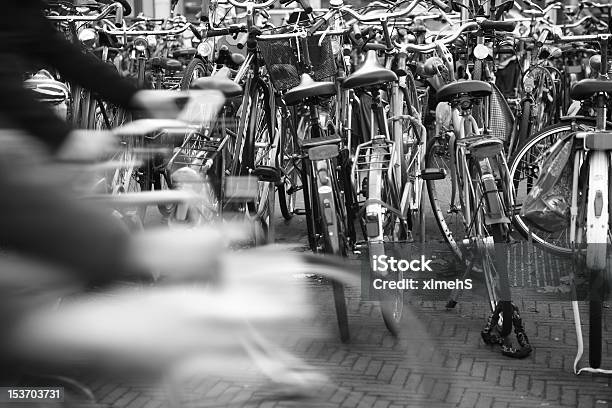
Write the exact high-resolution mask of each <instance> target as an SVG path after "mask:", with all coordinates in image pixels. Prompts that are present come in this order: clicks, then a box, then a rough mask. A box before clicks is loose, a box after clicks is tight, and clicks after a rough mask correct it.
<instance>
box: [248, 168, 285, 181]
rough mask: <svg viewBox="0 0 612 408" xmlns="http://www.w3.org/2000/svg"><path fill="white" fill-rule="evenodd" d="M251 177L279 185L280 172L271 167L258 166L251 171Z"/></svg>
mask: <svg viewBox="0 0 612 408" xmlns="http://www.w3.org/2000/svg"><path fill="white" fill-rule="evenodd" d="M253 175H254V176H255V177H257V178H258V179H259V181H264V182H268V183H274V184H280V182H281V172H280V170H279V169H277V168H276V167H272V166H258V167H257V168H256V169H255V170H253Z"/></svg>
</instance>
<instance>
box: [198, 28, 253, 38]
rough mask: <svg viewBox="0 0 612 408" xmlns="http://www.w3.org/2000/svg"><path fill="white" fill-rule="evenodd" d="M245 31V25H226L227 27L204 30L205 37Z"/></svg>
mask: <svg viewBox="0 0 612 408" xmlns="http://www.w3.org/2000/svg"><path fill="white" fill-rule="evenodd" d="M244 32H246V28H245V27H227V28H213V29H210V30H206V33H205V36H206V37H221V36H224V35H231V34H237V33H244Z"/></svg>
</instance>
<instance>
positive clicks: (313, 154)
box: [308, 144, 340, 161]
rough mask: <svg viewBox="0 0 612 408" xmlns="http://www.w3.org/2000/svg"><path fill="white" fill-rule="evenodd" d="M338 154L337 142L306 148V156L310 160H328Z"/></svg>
mask: <svg viewBox="0 0 612 408" xmlns="http://www.w3.org/2000/svg"><path fill="white" fill-rule="evenodd" d="M339 154H340V149H338V145H337V144H329V145H322V146H316V147H311V148H310V149H308V158H309V159H310V160H311V161H316V160H329V159H333V158H334V157H338V155H339Z"/></svg>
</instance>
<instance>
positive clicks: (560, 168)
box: [520, 135, 574, 232]
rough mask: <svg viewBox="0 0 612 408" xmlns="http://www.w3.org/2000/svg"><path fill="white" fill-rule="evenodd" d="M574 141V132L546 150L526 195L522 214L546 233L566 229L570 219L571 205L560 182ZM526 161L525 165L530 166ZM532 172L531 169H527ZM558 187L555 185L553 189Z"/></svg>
mask: <svg viewBox="0 0 612 408" xmlns="http://www.w3.org/2000/svg"><path fill="white" fill-rule="evenodd" d="M573 142H574V137H573V135H569V136H567V137H565V138H562V139H559V140H557V141H556V142H555V144H553V145H552V146H551V147H550V148H549V149H548V152H546V154H545V155H546V158H545V159H544V161H543V162H542V164H541V166H539V169H538V172H537V176H536V177H537V180H536V181H535V185H534V186H533V188H532V189H531V191H530V192H529V194H528V195H527V197H526V198H525V202H524V203H523V205H522V208H521V213H520V214H521V217H523V218H524V219H526V220H528V221H529V222H530V223H532V224H533V225H535V226H536V227H538V228H540V229H541V230H544V231H547V232H557V231H561V230H563V229H565V228H567V226H568V224H569V221H570V204H569V203H568V199H567V198H566V196H567V194H563V193H562V192H561V191H560V188H561V187H563V186H561V185H560V184H562V183H559V180H560V179H561V178H562V176H563V175H564V173H567V172H566V171H564V170H566V169H567V165H568V163H569V161H570V156H571V152H572V147H573V144H574V143H573ZM530 165H531V164H530V163H525V166H530ZM527 171H531V170H529V169H528V170H527ZM557 186H558V188H556V187H557Z"/></svg>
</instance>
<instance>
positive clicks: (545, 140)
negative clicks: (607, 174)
mask: <svg viewBox="0 0 612 408" xmlns="http://www.w3.org/2000/svg"><path fill="white" fill-rule="evenodd" d="M576 123H577V124H578V125H579V126H581V127H586V128H592V124H589V123H588V122H586V121H578V122H576ZM572 131H573V129H572V124H571V123H566V124H561V125H556V126H553V127H549V128H547V129H544V130H543V131H542V132H540V133H538V134H536V135H534V136H533V137H532V138H531V139H530V140H528V141H527V142H526V143H525V145H524V146H523V148H522V149H521V150H520V151H519V152H518V153H517V155H516V156H515V157H514V159H513V160H512V163H511V165H510V178H511V179H512V181H513V184H514V190H515V194H514V204H515V205H520V204H521V203H522V202H523V201H524V200H525V198H526V197H527V195H528V194H529V192H530V191H531V188H533V186H534V185H535V183H536V181H537V179H538V176H539V167H540V166H541V165H542V163H543V162H544V160H545V159H546V157H547V155H546V153H547V151H548V149H549V148H550V147H551V146H552V145H553V144H554V143H555V142H556V141H557V140H559V139H560V138H562V137H565V136H567V135H569V134H570V133H572ZM570 167H571V166H568V167H567V168H566V169H565V170H564V174H563V175H562V176H561V178H560V179H559V181H558V182H557V185H556V186H555V191H557V192H558V193H559V194H561V195H563V196H564V197H565V198H566V200H567V202H571V190H572V188H571V187H572V186H571V183H572V169H571V168H570ZM513 224H514V226H515V227H516V229H517V230H518V231H519V233H520V234H521V235H523V236H524V237H525V238H529V237H530V236H531V239H533V242H534V243H535V244H536V245H539V246H541V247H542V248H543V249H545V250H548V251H551V252H553V253H556V254H559V255H570V254H571V253H572V250H571V249H570V248H571V247H570V236H569V234H570V228H569V225H568V226H567V228H565V229H563V230H561V231H558V232H548V231H545V230H542V229H541V228H538V226H536V225H534V224H532V223H530V222H529V221H528V220H526V219H524V218H523V217H521V215H520V214H519V213H516V214H515V215H514V217H513Z"/></svg>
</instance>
